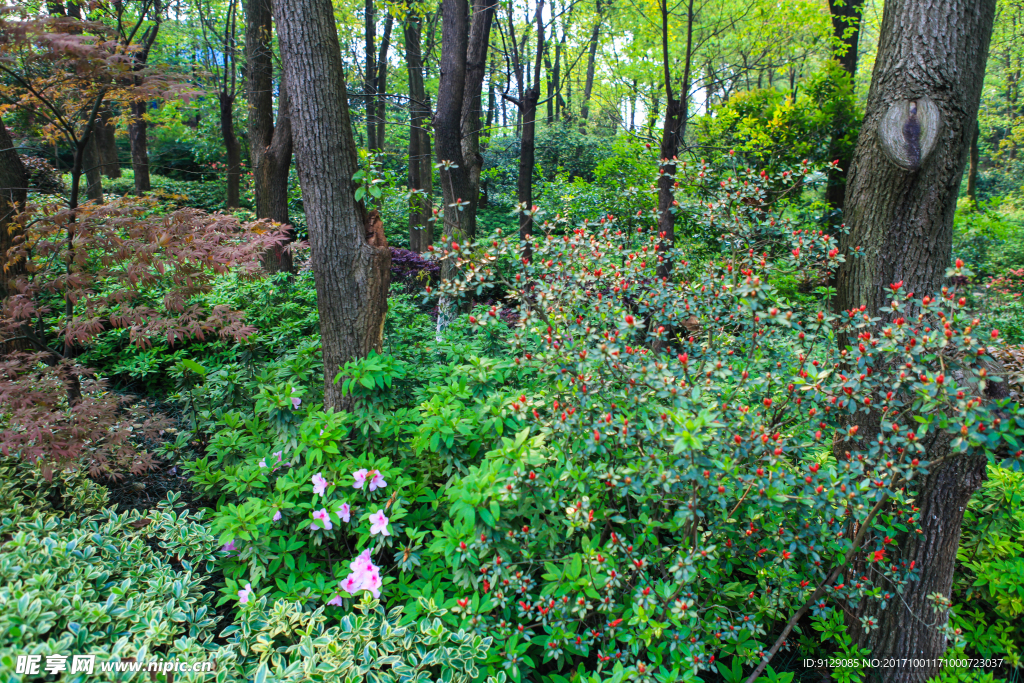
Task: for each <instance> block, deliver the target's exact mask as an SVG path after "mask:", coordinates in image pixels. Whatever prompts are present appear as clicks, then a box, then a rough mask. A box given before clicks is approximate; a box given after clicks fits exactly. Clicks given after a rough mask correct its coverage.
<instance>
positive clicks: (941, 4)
mask: <svg viewBox="0 0 1024 683" xmlns="http://www.w3.org/2000/svg"><path fill="white" fill-rule="evenodd" d="M994 13H995V0H975V1H974V2H969V3H962V2H954V1H952V0H926V1H924V2H915V1H912V0H890V1H889V2H887V3H886V5H885V10H884V15H883V19H882V27H881V33H880V35H881V38H880V41H879V47H878V55H877V57H876V62H875V70H874V74H873V76H872V80H871V90H870V93H869V95H868V105H867V112H866V115H865V118H864V123H863V126H862V128H861V133H860V139H859V140H858V143H857V149H856V152H855V154H854V158H853V163H852V164H851V166H850V177H849V183H848V186H847V192H846V221H845V222H846V224H847V225H848V226H849V227H850V233H849V234H847V235H844V236H843V237H842V240H841V246H842V253H844V254H845V255H846V259H847V260H846V262H845V263H844V264H842V267H841V269H840V271H839V273H838V277H837V283H836V286H837V289H838V295H839V297H838V305H839V307H840V308H841V309H844V310H848V309H851V308H854V307H860V306H862V305H863V306H866V307H867V313H869V314H870V315H876V314H878V312H879V311H880V309H881V308H882V306H884V305H885V304H887V303H888V302H889V299H890V296H889V289H888V285H889V284H890V283H894V282H900V281H902V282H903V286H904V287H905V288H906V290H907V291H909V292H915V293H917V295H918V296H923V295H925V294H930V293H933V292H936V291H938V290H939V289H940V288H941V287H942V285H943V281H944V278H945V270H946V268H947V267H948V266H949V263H950V252H951V249H952V228H953V214H954V211H955V209H956V200H957V194H958V191H959V187H960V181H961V178H962V176H963V171H964V165H965V164H966V162H967V155H968V151H969V148H970V142H971V138H972V136H973V135H974V129H975V125H976V120H977V114H978V103H979V99H980V95H981V86H982V82H983V80H984V75H985V62H986V59H987V55H988V46H989V40H990V38H991V34H992V22H993V17H994ZM896 114H899V118H898V119H895V118H894V116H895V115H896ZM935 118H937V119H938V121H937V122H936V121H935ZM883 120H884V121H885V125H884V126H882V127H881V128H880V124H882V123H883ZM894 121H896V122H897V124H898V125H897V124H894V123H893V122H894ZM932 140H934V144H932V143H931V141H932ZM897 162H898V163H897ZM854 246H857V247H860V251H861V254H862V256H861V257H859V258H853V257H852V256H851V250H852V248H853V247H854ZM841 343H843V342H842V341H841ZM946 452H948V448H945V447H942V446H936V447H934V448H932V449H930V452H929V453H928V459H929V460H935V459H938V458H940V457H942V456H943V455H944V454H945V453H946ZM984 467H985V466H984V461H980V462H979V461H977V460H976V459H970V458H964V457H958V456H953V457H951V459H949V460H947V461H946V462H945V463H943V465H942V466H940V467H938V468H936V469H935V470H934V471H933V472H931V473H930V474H929V476H928V477H927V478H926V479H925V480H924V481H922V482H921V483H920V485H919V486H920V488H919V490H918V494H917V495H916V496H915V497H916V498H917V499H918V501H919V502H918V503H917V505H918V506H919V507H921V520H922V528H923V529H924V533H923V534H921V535H918V534H914V536H913V537H911V538H906V537H904V538H899V539H898V547H899V550H898V555H897V557H895V558H894V560H893V561H894V562H898V561H899V560H900V559H901V558H905V559H907V560H915V561H917V562H918V563H919V564H920V563H921V562H924V567H923V570H922V576H921V580H920V581H918V582H917V583H915V584H911V585H910V586H909V587H908V589H907V590H906V592H905V593H904V594H903V596H902V599H901V600H894V601H891V602H890V603H889V605H888V606H887V607H886V609H884V610H883V609H881V608H880V607H879V605H878V603H875V602H866V603H863V604H862V605H861V607H860V611H859V613H858V614H856V615H855V618H854V619H853V620H851V621H855V622H857V623H855V624H854V623H851V635H852V636H853V637H854V639H855V641H856V642H858V643H859V644H861V645H863V646H865V647H868V648H870V649H871V650H872V651H874V652H875V653H876V654H877V655H878V656H881V655H883V654H884V655H891V656H898V657H915V658H922V659H925V660H932V658H936V657H940V656H942V654H943V652H944V651H945V647H946V642H945V638H944V637H943V636H942V635H941V632H940V631H939V630H938V627H939V626H941V625H943V624H945V622H946V619H947V616H948V615H946V614H938V615H936V613H935V612H934V611H933V609H932V605H931V603H930V602H929V601H928V600H927V596H928V594H930V593H936V592H937V593H941V594H943V595H945V596H948V595H949V593H950V589H951V581H952V575H953V567H954V563H955V561H956V549H957V544H958V542H959V536H960V522H961V520H962V518H963V506H964V505H965V504H966V502H967V500H968V498H969V497H970V495H971V493H972V492H973V491H974V490H975V489H976V488H977V486H978V485H979V484H980V483H981V481H982V479H983V477H984ZM866 615H870V616H873V617H874V618H875V619H877V621H878V623H880V624H882V627H880V628H878V629H875V630H873V631H871V632H870V633H864V632H863V631H862V630H861V629H860V627H859V619H857V618H856V617H860V616H866ZM936 622H938V623H936ZM938 670H939V669H938V668H937V667H924V668H920V669H913V670H911V669H908V668H897V669H883V670H882V671H881V673H882V675H883V678H884V679H885V680H886V681H887V682H892V683H904V682H908V683H909V682H916V681H924V680H926V679H927V678H929V677H931V676H933V675H935V674H936V673H938Z"/></svg>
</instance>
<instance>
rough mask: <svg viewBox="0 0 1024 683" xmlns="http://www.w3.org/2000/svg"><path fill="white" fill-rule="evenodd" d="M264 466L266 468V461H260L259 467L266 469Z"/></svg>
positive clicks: (264, 459)
mask: <svg viewBox="0 0 1024 683" xmlns="http://www.w3.org/2000/svg"><path fill="white" fill-rule="evenodd" d="M266 466H267V459H266V458H263V459H262V460H260V467H266Z"/></svg>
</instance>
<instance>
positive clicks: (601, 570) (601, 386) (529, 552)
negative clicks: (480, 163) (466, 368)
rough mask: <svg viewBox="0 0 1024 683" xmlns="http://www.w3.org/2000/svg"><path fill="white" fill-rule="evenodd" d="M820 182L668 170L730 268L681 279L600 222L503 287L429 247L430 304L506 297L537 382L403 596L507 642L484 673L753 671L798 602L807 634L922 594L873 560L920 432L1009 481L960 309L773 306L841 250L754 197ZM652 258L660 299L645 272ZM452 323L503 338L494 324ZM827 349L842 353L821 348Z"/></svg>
mask: <svg viewBox="0 0 1024 683" xmlns="http://www.w3.org/2000/svg"><path fill="white" fill-rule="evenodd" d="M681 166H683V165H681ZM812 173H813V170H812V168H811V167H810V166H809V165H807V164H805V165H804V166H802V167H801V168H799V169H797V170H796V171H795V172H791V171H782V172H779V173H777V174H773V175H771V176H769V174H767V173H764V172H762V173H760V174H758V173H754V172H752V171H749V170H747V171H745V172H740V173H736V174H734V175H733V176H732V177H727V178H718V177H714V176H715V174H714V173H713V171H712V169H711V168H709V167H708V166H707V165H706V164H701V165H696V166H690V167H688V168H687V167H686V166H683V167H682V169H681V171H680V173H679V176H678V177H677V181H679V183H680V184H681V185H682V184H690V185H693V186H695V187H696V190H695V193H696V194H698V195H699V194H701V193H712V192H713V193H714V198H713V200H712V201H709V202H707V203H706V204H705V205H704V210H703V212H702V214H701V216H700V220H701V221H702V224H703V225H702V227H703V228H704V230H706V231H708V232H713V233H715V234H717V235H718V236H719V239H720V243H721V245H722V254H721V256H720V257H718V258H714V259H712V260H711V261H709V262H706V263H701V264H699V265H697V264H691V263H690V261H689V260H688V253H687V249H686V246H685V245H682V246H680V247H679V248H668V247H667V246H666V245H662V244H660V243H659V240H658V236H657V235H656V234H655V233H654V232H653V231H652V230H650V229H642V228H641V229H639V230H635V229H623V228H622V227H621V225H620V221H619V219H617V218H616V217H614V216H606V217H604V218H601V219H600V220H599V221H595V222H592V223H585V224H584V225H583V226H582V227H580V228H577V229H573V230H571V231H562V232H559V231H556V230H554V229H550V230H549V228H551V227H552V226H550V225H547V224H545V225H544V226H540V225H538V226H537V227H538V228H539V229H540V230H541V234H539V235H538V236H537V237H536V238H535V239H533V240H532V241H531V244H530V247H531V249H532V257H530V258H525V257H524V258H522V259H521V260H520V261H519V264H520V268H519V271H518V272H516V273H515V274H514V276H510V277H502V276H501V274H500V273H499V272H498V271H497V269H495V268H494V267H493V264H495V263H497V262H498V261H499V260H501V259H506V258H510V257H511V258H519V255H520V252H519V251H518V250H519V244H518V243H517V241H516V240H509V239H507V238H504V237H502V236H500V235H499V236H497V237H496V238H495V239H493V240H488V241H486V242H484V243H480V244H461V245H460V244H456V243H451V244H446V245H442V246H441V248H440V249H439V250H438V251H439V252H440V255H441V257H442V258H447V259H452V260H453V261H454V262H455V264H456V265H457V267H458V268H459V269H460V272H461V275H460V278H459V279H458V280H456V281H452V282H447V283H443V284H442V285H440V286H439V287H438V288H437V289H438V290H439V291H438V292H437V293H440V294H442V295H447V296H451V297H457V296H459V295H461V294H463V293H466V292H473V293H478V292H479V291H481V290H483V291H487V290H498V291H499V293H503V294H505V295H507V296H508V297H509V298H511V299H514V300H515V301H517V302H518V304H519V312H520V318H519V320H520V325H521V326H520V327H519V328H518V329H516V330H515V331H514V333H513V334H512V335H511V337H510V339H509V342H510V346H511V349H513V350H514V352H515V353H516V358H515V362H516V363H517V364H518V365H519V366H520V367H522V368H524V369H528V370H530V371H532V372H534V373H536V375H537V377H538V381H537V382H536V383H535V384H534V385H533V387H532V390H531V391H528V392H524V393H522V394H521V395H519V396H517V397H509V398H510V400H509V402H508V403H507V404H506V405H505V406H504V409H505V410H507V411H508V412H509V413H510V414H511V415H515V416H517V417H518V418H520V419H522V420H523V421H524V422H525V423H526V424H527V425H528V429H527V430H525V431H523V432H521V433H519V434H518V435H517V436H515V437H514V438H512V437H505V438H503V439H502V444H501V445H500V446H499V447H497V448H493V449H491V450H489V451H483V452H480V453H479V454H478V458H477V459H475V461H474V462H473V463H472V464H470V465H469V466H468V473H467V474H466V475H465V476H462V477H459V478H455V479H452V480H451V481H449V487H448V489H447V490H446V491H445V496H446V499H447V502H448V520H447V521H445V522H444V523H443V524H442V525H441V528H439V529H436V530H434V531H433V534H432V535H433V540H432V541H431V543H430V545H429V546H428V552H427V554H428V555H432V556H435V557H443V558H444V563H443V567H444V569H443V570H442V569H441V568H440V567H436V566H434V567H431V568H430V570H427V569H424V577H423V578H421V579H419V580H415V579H414V580H412V581H411V582H409V585H408V588H407V589H406V590H407V591H408V593H407V594H409V595H413V594H417V592H418V591H422V590H425V589H426V587H427V586H430V585H433V586H436V585H437V583H436V581H437V578H436V577H442V576H448V577H450V581H451V586H452V587H451V589H450V590H452V591H453V592H455V593H457V594H461V597H458V598H456V604H455V605H454V606H453V607H452V611H453V614H456V615H457V616H458V617H459V618H460V619H461V623H462V624H465V625H468V626H470V627H472V628H474V629H477V630H478V632H480V633H486V634H488V635H493V636H494V637H495V639H496V642H499V643H502V644H503V646H502V647H499V648H496V649H495V650H494V651H493V652H492V653H491V656H490V658H489V660H488V661H489V665H490V667H491V669H490V670H492V671H495V670H499V669H502V668H504V669H506V670H508V671H510V673H511V675H512V677H513V678H515V679H517V680H518V679H519V678H520V677H521V676H524V675H527V674H529V672H531V671H535V670H536V669H537V668H539V667H544V669H545V670H547V671H552V670H557V671H562V672H568V671H569V670H571V669H574V668H575V667H576V666H577V665H578V664H579V663H580V662H584V661H585V662H587V668H588V670H592V671H597V672H600V671H602V670H607V669H610V668H611V667H612V666H613V665H616V664H620V665H622V666H624V667H626V669H627V670H628V671H629V672H631V673H632V674H633V675H636V676H639V677H641V678H645V677H649V676H651V675H653V674H654V672H658V673H659V677H664V678H663V679H664V680H671V679H672V678H677V677H683V678H685V677H688V676H691V675H692V674H693V673H695V672H696V671H697V670H700V669H708V668H711V667H714V666H715V662H716V659H721V658H723V657H737V658H738V659H739V662H740V663H742V664H748V665H752V664H756V663H758V662H759V661H762V660H763V659H764V658H765V656H766V655H767V653H768V650H769V646H772V642H771V641H774V640H775V639H774V638H772V639H771V640H768V636H767V629H768V627H769V626H770V625H771V624H772V622H774V621H775V620H777V619H779V618H780V617H782V618H786V617H787V616H788V615H789V614H790V613H792V612H794V611H797V608H798V607H801V605H804V606H805V607H804V609H805V610H807V611H809V612H810V614H811V616H812V619H815V620H817V621H822V620H825V619H828V618H829V616H830V614H831V612H832V611H833V610H834V609H835V608H836V605H837V604H839V605H842V606H843V607H846V608H854V607H856V606H857V605H859V604H860V603H861V602H862V601H875V602H879V603H882V604H885V603H887V602H888V601H891V600H893V599H894V597H895V595H896V594H897V593H898V592H900V591H902V590H903V588H904V587H905V586H906V585H907V584H908V582H910V581H913V580H914V579H915V578H917V577H918V576H919V573H920V571H921V567H916V566H915V564H914V563H913V562H911V563H909V564H908V563H904V562H902V561H900V562H893V561H892V560H891V559H890V558H891V557H892V556H893V555H894V547H895V545H894V544H895V543H896V539H898V538H899V537H900V535H901V533H902V532H904V531H906V532H907V533H915V532H917V530H918V527H917V525H916V524H915V522H917V521H918V520H917V517H916V513H917V508H915V507H914V504H913V495H914V487H915V486H916V483H917V482H918V481H920V480H921V478H922V477H923V476H924V475H925V474H927V472H928V471H929V470H930V468H932V467H934V466H936V465H937V464H938V462H937V461H935V460H932V459H931V457H930V452H929V449H928V448H927V447H926V444H931V443H933V440H934V439H935V438H936V437H937V436H938V435H948V437H944V438H948V439H949V440H950V443H951V448H952V451H953V453H980V454H986V455H987V456H988V457H990V458H992V459H993V461H994V462H998V463H1000V464H1003V465H1006V466H1012V467H1017V468H1019V465H1020V457H1019V455H1020V451H1018V450H1017V447H1016V443H1017V442H1016V440H1015V439H1016V436H1015V435H1016V434H1019V433H1020V427H1019V423H1018V422H1017V420H1016V419H1012V416H1013V415H1014V411H1016V408H1015V407H1012V406H1008V405H1004V404H1000V403H998V402H996V401H994V400H993V399H991V398H989V394H988V393H987V392H986V389H987V388H988V387H989V386H990V385H991V384H992V383H993V382H997V381H998V378H997V377H992V376H990V375H989V368H990V366H991V362H992V361H991V357H990V356H989V353H988V349H989V347H990V346H991V345H996V344H998V332H997V331H995V330H989V329H984V328H983V327H982V326H981V321H980V320H978V319H976V318H973V317H972V315H970V313H969V311H968V309H967V307H966V299H965V298H964V297H962V296H960V295H959V294H958V293H957V291H956V290H955V288H948V287H947V288H943V290H942V291H941V292H939V293H936V294H934V295H928V296H920V295H919V296H918V297H915V296H913V295H911V294H908V293H907V292H906V291H905V290H904V289H903V287H902V285H901V283H893V284H892V286H891V288H890V289H891V294H892V303H891V305H890V306H889V307H888V308H887V310H886V311H885V312H884V316H885V317H884V318H872V317H870V316H868V315H866V314H865V313H864V309H861V310H852V311H845V312H842V314H840V315H833V314H832V313H831V312H830V308H829V302H828V301H827V298H826V299H820V300H819V301H818V302H817V306H811V307H804V308H799V307H795V306H793V305H792V304H791V303H790V302H788V301H786V300H784V299H783V298H782V297H781V296H780V295H779V294H778V292H777V290H776V289H775V287H774V286H773V284H772V283H773V279H774V278H778V277H780V276H782V275H788V274H792V273H794V272H802V273H807V272H811V273H814V274H815V276H816V277H820V278H821V279H826V278H827V277H828V275H829V274H830V273H831V272H833V271H834V269H835V268H836V266H837V265H838V263H839V262H840V261H841V260H842V259H843V258H848V257H849V258H855V257H856V255H857V254H856V252H854V253H853V254H848V255H843V254H840V252H839V248H838V244H837V241H836V240H835V238H834V237H832V236H830V235H828V234H824V233H822V232H819V231H811V230H805V229H802V228H800V227H798V226H796V225H794V224H792V222H791V221H789V220H787V219H786V218H785V217H784V216H782V215H780V214H779V212H778V211H777V210H776V209H775V208H774V207H772V206H771V205H770V204H769V203H768V200H767V198H766V193H765V190H764V186H766V185H770V186H771V187H772V188H782V189H781V190H780V191H781V192H782V193H783V194H784V193H785V192H786V191H787V188H788V187H797V186H798V185H799V184H801V183H804V182H806V181H807V179H808V178H810V177H811V176H812ZM649 224H654V219H653V216H650V218H649ZM779 245H784V246H781V247H780V246H779ZM769 250H771V251H769ZM666 261H668V262H670V263H672V264H673V272H672V277H671V278H662V277H659V276H658V274H657V273H656V268H657V267H658V265H659V264H664V263H665V262H666ZM950 274H951V275H953V276H958V277H966V276H967V275H969V274H968V273H967V272H966V271H965V270H964V269H963V267H962V265H961V264H957V266H956V267H955V268H954V269H952V270H951V273H950ZM428 291H429V290H428ZM469 320H470V323H471V324H473V325H477V326H479V327H480V328H481V329H490V328H493V327H494V326H496V325H499V324H500V323H498V322H497V312H496V309H491V310H490V311H489V312H487V313H486V314H484V315H482V316H479V317H477V316H472V317H470V318H469ZM837 334H841V335H843V338H847V339H850V340H851V342H850V346H848V347H847V348H845V349H842V350H840V351H838V353H837V352H836V351H835V350H834V345H835V339H836V337H837ZM1008 415H1009V416H1011V418H1009V419H1008V417H1007V416H1008ZM871 419H874V420H876V421H877V424H878V427H879V428H878V429H877V430H871V429H868V428H866V427H863V428H862V426H861V425H862V424H867V423H870V420H871ZM1018 419H1019V418H1018ZM859 430H860V433H858V432H859ZM865 432H866V433H865ZM464 464H465V463H464ZM855 568H859V569H855ZM439 572H440V573H439ZM440 585H441V587H442V588H444V587H445V586H446V585H447V581H446V580H442V581H441V584H440ZM401 587H403V588H404V585H403V586H401ZM444 590H445V592H447V591H448V590H449V589H447V588H444ZM802 612H803V610H801V613H802ZM860 626H861V628H864V629H872V628H875V627H876V624H875V623H874V622H873V621H872V619H871V618H870V617H864V618H863V619H862V620H861V624H860ZM949 635H950V636H952V637H954V638H955V636H956V634H955V633H953V632H952V630H951V629H950V630H949ZM780 645H781V642H779V643H776V645H774V646H772V650H771V651H772V653H774V651H775V649H776V648H777V647H778V646H780ZM687 672H689V673H687Z"/></svg>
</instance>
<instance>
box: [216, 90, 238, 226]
mask: <svg viewBox="0 0 1024 683" xmlns="http://www.w3.org/2000/svg"><path fill="white" fill-rule="evenodd" d="M219 99H220V135H221V138H222V139H223V140H224V148H225V149H226V150H227V155H228V189H227V207H228V209H237V208H238V204H239V201H238V181H239V179H240V177H241V175H242V146H241V145H240V144H239V143H238V137H237V136H236V135H235V98H234V97H232V96H231V95H229V94H227V93H226V92H224V91H223V90H222V91H221V92H220V94H219Z"/></svg>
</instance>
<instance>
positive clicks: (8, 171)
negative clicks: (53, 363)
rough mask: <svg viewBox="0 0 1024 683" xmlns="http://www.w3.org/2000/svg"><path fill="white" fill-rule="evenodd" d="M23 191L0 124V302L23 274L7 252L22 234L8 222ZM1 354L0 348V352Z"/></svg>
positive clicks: (24, 183) (21, 204) (24, 180)
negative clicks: (11, 284)
mask: <svg viewBox="0 0 1024 683" xmlns="http://www.w3.org/2000/svg"><path fill="white" fill-rule="evenodd" d="M27 187H28V174H27V173H26V172H25V166H24V165H23V164H22V163H21V158H20V157H19V156H18V151H17V150H16V149H14V143H13V142H12V141H11V135H10V133H8V132H7V127H6V126H4V123H3V121H0V299H3V298H4V297H6V296H7V290H8V285H7V283H8V282H10V281H11V280H13V279H15V278H16V277H18V276H20V275H22V274H24V272H25V260H24V259H23V258H18V259H16V260H12V259H11V258H10V256H11V255H10V254H8V251H9V250H10V249H11V247H13V246H14V240H15V238H17V237H19V236H21V234H22V231H21V230H20V229H18V228H15V229H14V230H12V229H11V228H12V222H11V219H12V218H13V217H14V216H15V215H16V214H18V213H21V212H22V211H23V210H24V208H25V195H26V188H27ZM3 350H4V349H3V348H2V347H0V351H3ZM7 350H8V351H10V350H13V349H7Z"/></svg>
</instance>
